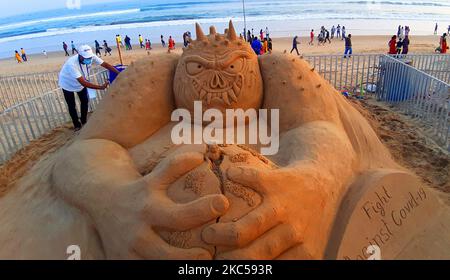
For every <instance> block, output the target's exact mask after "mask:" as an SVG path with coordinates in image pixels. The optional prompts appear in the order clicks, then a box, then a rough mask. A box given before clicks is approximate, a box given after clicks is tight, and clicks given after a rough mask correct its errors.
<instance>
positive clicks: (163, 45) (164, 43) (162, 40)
mask: <svg viewBox="0 0 450 280" xmlns="http://www.w3.org/2000/svg"><path fill="white" fill-rule="evenodd" d="M161 45H162V47H163V48H165V47H166V41H164V36H163V35H161Z"/></svg>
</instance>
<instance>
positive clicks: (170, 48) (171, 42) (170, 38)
mask: <svg viewBox="0 0 450 280" xmlns="http://www.w3.org/2000/svg"><path fill="white" fill-rule="evenodd" d="M174 49H175V41H174V40H173V39H172V36H169V50H168V52H170V51H171V50H174Z"/></svg>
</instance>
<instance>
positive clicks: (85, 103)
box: [63, 88, 89, 128]
mask: <svg viewBox="0 0 450 280" xmlns="http://www.w3.org/2000/svg"><path fill="white" fill-rule="evenodd" d="M63 93H64V99H65V100H66V103H67V107H68V108H69V114H70V117H71V118H72V122H73V126H74V127H75V128H81V125H82V124H83V125H84V124H86V121H87V113H88V107H89V95H88V91H87V88H84V89H83V90H81V91H79V92H77V94H78V98H79V99H80V107H81V108H80V110H81V117H80V119H78V112H77V108H76V106H75V94H74V92H71V91H67V90H65V89H63ZM80 121H81V123H80Z"/></svg>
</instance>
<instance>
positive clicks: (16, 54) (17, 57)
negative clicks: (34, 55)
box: [15, 51, 22, 63]
mask: <svg viewBox="0 0 450 280" xmlns="http://www.w3.org/2000/svg"><path fill="white" fill-rule="evenodd" d="M15 56H16V60H17V63H22V58H21V57H20V54H19V52H18V51H16V53H15Z"/></svg>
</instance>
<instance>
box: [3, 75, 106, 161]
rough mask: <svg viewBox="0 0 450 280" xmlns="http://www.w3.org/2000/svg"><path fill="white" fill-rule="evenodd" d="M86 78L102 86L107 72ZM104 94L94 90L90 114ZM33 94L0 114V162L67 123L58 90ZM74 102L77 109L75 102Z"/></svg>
mask: <svg viewBox="0 0 450 280" xmlns="http://www.w3.org/2000/svg"><path fill="white" fill-rule="evenodd" d="M90 79H91V81H92V82H94V83H98V84H103V83H104V82H105V81H107V80H108V73H107V71H103V72H97V73H96V74H93V75H91V78H90ZM38 89H39V88H38ZM104 94H105V91H100V90H98V91H97V97H96V98H95V99H91V100H90V104H89V105H90V110H91V111H92V110H95V107H96V105H97V104H98V102H99V101H100V100H101V99H102V98H103V96H104ZM34 95H35V96H34V97H32V98H29V99H28V100H27V101H24V102H19V103H17V104H15V105H13V106H11V107H9V108H8V109H6V110H4V111H3V112H1V113H0V163H2V162H4V161H6V160H8V159H9V158H10V157H11V156H12V155H13V154H14V153H16V152H17V151H18V150H20V149H21V148H23V147H25V146H26V145H28V144H29V143H30V141H32V140H34V139H37V138H39V137H40V136H42V135H43V134H45V133H48V132H50V131H51V130H52V129H54V128H56V127H59V126H62V125H63V124H65V123H67V122H68V121H70V117H69V113H68V110H67V105H66V103H65V101H64V95H63V93H62V90H61V88H56V89H52V90H49V91H46V92H44V93H41V94H38V93H37V92H34ZM76 100H77V107H78V108H79V103H78V99H77V98H76Z"/></svg>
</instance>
